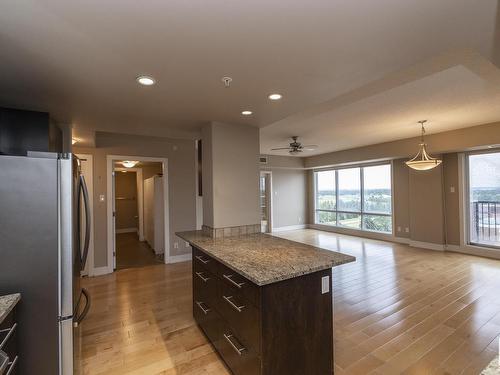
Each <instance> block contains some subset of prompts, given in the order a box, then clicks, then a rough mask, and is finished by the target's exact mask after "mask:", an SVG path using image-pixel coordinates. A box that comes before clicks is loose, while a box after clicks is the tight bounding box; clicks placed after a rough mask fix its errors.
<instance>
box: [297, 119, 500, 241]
mask: <svg viewBox="0 0 500 375" xmlns="http://www.w3.org/2000/svg"><path fill="white" fill-rule="evenodd" d="M426 142H427V143H428V145H429V151H430V152H431V153H432V154H433V155H437V154H439V153H442V154H443V155H442V158H443V163H442V165H441V166H440V167H438V168H435V169H433V170H431V171H414V170H411V169H409V168H408V167H407V166H406V165H405V164H404V162H405V161H406V160H408V158H409V157H411V156H413V155H414V153H416V151H417V147H418V143H419V139H418V138H411V139H404V140H400V141H395V142H388V143H383V144H377V145H371V146H366V147H360V148H356V149H351V150H344V151H338V152H333V153H329V154H323V155H317V156H312V157H308V158H305V160H304V165H305V166H306V167H307V168H321V167H325V166H342V165H349V164H360V163H363V162H371V161H379V160H393V189H394V192H393V195H394V207H393V214H394V234H395V236H397V237H405V238H408V239H410V240H413V241H420V242H427V243H433V244H437V245H442V244H445V243H446V244H450V245H460V218H459V207H460V185H461V184H460V183H459V158H458V153H457V152H460V151H468V150H474V149H482V148H485V147H486V146H488V145H498V144H500V123H492V124H486V125H481V126H475V127H470V128H465V129H459V130H454V131H449V132H444V133H438V134H432V135H429V136H427V137H426ZM308 190H309V193H308V197H309V198H308V200H309V207H310V208H309V223H313V222H314V221H313V219H314V217H313V215H314V213H313V207H314V205H313V195H314V192H313V182H312V172H310V176H309V178H308ZM398 227H400V228H401V231H398ZM406 228H408V229H409V232H406Z"/></svg>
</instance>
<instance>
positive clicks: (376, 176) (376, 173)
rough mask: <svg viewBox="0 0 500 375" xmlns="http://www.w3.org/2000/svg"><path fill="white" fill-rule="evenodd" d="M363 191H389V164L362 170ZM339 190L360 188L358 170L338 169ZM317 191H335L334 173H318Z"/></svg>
mask: <svg viewBox="0 0 500 375" xmlns="http://www.w3.org/2000/svg"><path fill="white" fill-rule="evenodd" d="M363 173H364V185H365V189H390V188H391V167H390V165H389V164H385V165H377V166H373V167H365V168H364V171H363ZM338 175H339V189H346V190H353V189H359V188H360V180H359V168H348V169H339V171H338ZM317 176H318V182H317V183H318V190H320V191H324V190H334V189H335V172H334V171H324V172H319V173H318V174H317Z"/></svg>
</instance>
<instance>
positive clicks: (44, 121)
mask: <svg viewBox="0 0 500 375" xmlns="http://www.w3.org/2000/svg"><path fill="white" fill-rule="evenodd" d="M62 144H63V139H62V131H61V129H60V128H59V127H58V126H57V125H55V123H54V122H53V121H51V119H50V116H49V114H48V113H46V112H35V111H24V110H19V109H11V108H0V155H18V156H26V155H27V153H28V151H36V152H62V151H63V150H62V149H63V147H62Z"/></svg>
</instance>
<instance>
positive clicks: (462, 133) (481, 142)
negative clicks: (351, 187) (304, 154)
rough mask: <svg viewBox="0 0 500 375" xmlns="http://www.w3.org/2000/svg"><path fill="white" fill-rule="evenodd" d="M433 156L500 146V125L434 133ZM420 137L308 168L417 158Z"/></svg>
mask: <svg viewBox="0 0 500 375" xmlns="http://www.w3.org/2000/svg"><path fill="white" fill-rule="evenodd" d="M425 140H426V143H427V144H428V150H429V151H430V152H431V153H434V154H436V153H451V152H457V151H464V150H469V149H474V148H476V147H484V146H485V145H493V144H500V122H496V123H492V124H486V125H480V126H474V127H470V128H464V129H458V130H452V131H448V132H443V133H437V134H430V135H428V136H426V138H425ZM419 142H420V138H418V137H417V138H408V139H402V140H399V141H394V142H387V143H380V144H376V145H371V146H365V147H359V148H353V149H350V150H343V151H337V152H331V153H328V154H322V155H316V156H311V157H308V158H305V160H304V165H305V167H306V168H320V167H323V166H332V165H342V164H349V163H359V162H366V161H374V160H390V159H399V158H407V157H410V156H411V157H413V156H414V154H416V152H417V147H418V144H419Z"/></svg>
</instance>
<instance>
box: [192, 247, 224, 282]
mask: <svg viewBox="0 0 500 375" xmlns="http://www.w3.org/2000/svg"><path fill="white" fill-rule="evenodd" d="M193 264H196V265H198V266H202V267H204V268H206V269H207V270H208V271H210V272H212V273H213V274H214V275H217V272H218V265H219V262H217V261H216V260H215V259H213V258H212V257H210V256H208V255H207V254H205V253H204V252H203V251H201V250H198V249H197V248H196V247H193Z"/></svg>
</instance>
